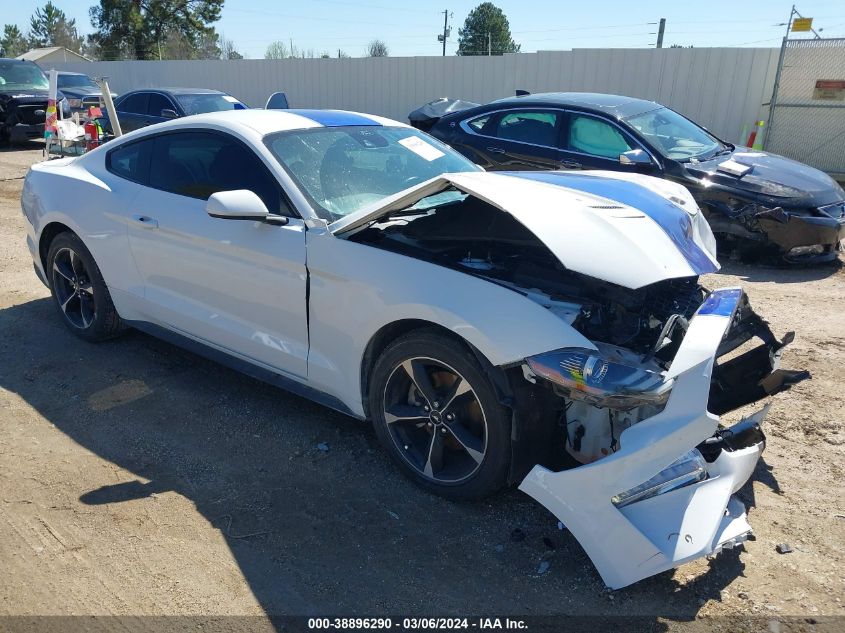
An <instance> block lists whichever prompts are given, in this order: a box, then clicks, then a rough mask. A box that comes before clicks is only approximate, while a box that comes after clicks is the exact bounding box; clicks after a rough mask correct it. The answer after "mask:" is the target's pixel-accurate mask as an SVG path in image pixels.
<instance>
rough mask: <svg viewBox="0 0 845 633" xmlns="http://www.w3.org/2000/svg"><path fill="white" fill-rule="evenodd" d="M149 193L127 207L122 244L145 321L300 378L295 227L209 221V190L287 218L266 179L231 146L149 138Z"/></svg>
mask: <svg viewBox="0 0 845 633" xmlns="http://www.w3.org/2000/svg"><path fill="white" fill-rule="evenodd" d="M144 142H151V143H152V148H151V152H152V158H151V161H150V173H149V187H146V188H145V190H144V193H143V195H139V196H138V197H137V198H136V199H135V201H134V203H133V204H134V208H133V209H132V210H131V212H130V217H129V243H130V247H131V249H132V255H133V257H134V260H135V263H136V265H137V267H138V270H139V272H140V275H141V277H142V279H143V283H144V298H145V301H144V303H145V309H146V310H148V312H149V317H150V320H151V321H153V322H158V323H160V324H162V325H165V326H167V327H169V328H170V329H173V330H177V331H179V332H181V333H183V334H186V335H188V336H190V337H192V338H195V339H199V340H201V341H205V342H209V343H212V344H213V345H215V346H217V347H219V348H222V349H224V350H226V351H228V352H231V353H234V354H235V355H237V356H240V357H242V358H245V359H248V360H251V361H257V362H258V363H260V364H263V365H265V366H267V367H269V368H272V369H275V370H281V371H283V372H284V373H287V374H291V375H294V376H300V377H304V376H305V375H306V366H307V356H308V329H307V328H308V326H307V320H306V272H305V226H304V223H303V221H302V220H301V219H299V218H296V217H290V219H289V222H288V224H287V225H285V226H278V225H271V224H267V223H263V222H256V221H249V220H226V219H218V218H212V217H210V216H209V215H208V214H207V213H206V210H205V205H206V200H207V199H208V197H209V196H210V195H211V194H212V193H214V192H216V191H229V190H234V189H249V190H252V191H254V192H255V193H256V194H257V195H258V196H259V197H260V198H261V199H262V200H263V201H264V203H265V204H266V205H267V207H268V209H269V210H270V211H271V212H273V213H279V214H282V215H291V216H292V213H291V211H290V206H289V203H287V199H286V197H285V195H284V193H283V191H282V189H281V187H280V185H279V183H278V182H277V181H276V179H275V178H274V177H273V176H272V175H271V174H270V172H269V171H268V170H267V168H266V167H265V166H264V164H263V163H262V162H261V161H260V159H259V158H258V157H257V155H256V154H255V153H254V152H253V151H252V150H251V149H250V148H248V147H247V146H246V145H244V144H243V143H241V142H240V141H239V140H237V139H235V138H234V137H231V136H229V135H228V134H224V133H220V132H212V131H209V130H191V131H185V132H176V133H166V134H162V135H156V136H155V137H153V138H152V140H150V141H144Z"/></svg>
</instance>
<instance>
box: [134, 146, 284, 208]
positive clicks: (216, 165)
mask: <svg viewBox="0 0 845 633" xmlns="http://www.w3.org/2000/svg"><path fill="white" fill-rule="evenodd" d="M150 187H154V188H156V189H161V190H163V191H169V192H170V193H175V194H179V195H180V196H188V197H190V198H198V199H200V200H208V198H209V196H211V194H213V193H217V192H218V191H231V190H233V189H249V190H250V191H252V192H254V193H255V194H256V195H257V196H258V197H259V198H261V200H262V201H263V202H264V204H265V205H267V209H268V210H269V211H270V213H278V214H281V215H294V214H293V212H292V211H291V209H290V207H289V206H288V204H287V201H286V200H285V198H284V197H283V194H282V190H281V187H280V186H279V184H278V182H276V179H275V178H273V177H272V175H271V174H270V173H269V172H268V171H267V168H266V167H265V166H264V164H263V163H262V162H261V161H260V160H259V158H258V156H256V155H255V153H254V152H253V151H252V150H250V149H249V148H247V147H246V146H244V145H242V144H241V143H239V142H238V141H236V140H235V139H233V138H230V137H227V136H225V135H222V134H211V133H208V132H179V133H176V134H162V135H161V136H157V137H156V138H155V144H154V146H153V154H152V160H151V163H150Z"/></svg>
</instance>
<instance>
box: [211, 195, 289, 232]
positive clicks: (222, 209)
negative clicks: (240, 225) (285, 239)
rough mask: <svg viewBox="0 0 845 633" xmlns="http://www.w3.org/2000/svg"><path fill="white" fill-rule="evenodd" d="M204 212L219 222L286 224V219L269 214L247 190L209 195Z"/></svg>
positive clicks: (259, 201)
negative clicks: (237, 221)
mask: <svg viewBox="0 0 845 633" xmlns="http://www.w3.org/2000/svg"><path fill="white" fill-rule="evenodd" d="M205 212H206V213H208V215H210V216H211V217H212V218H219V219H221V220H252V221H258V222H267V223H269V224H278V225H285V224H287V223H288V219H287V217H285V216H283V215H274V214H272V213H270V212H269V211H268V210H267V207H266V206H265V205H264V203H263V202H262V201H261V198H259V197H258V196H257V195H255V194H254V193H253V192H252V191H250V190H249V189H236V190H234V191H218V192H217V193H213V194H211V196H210V197H209V199H208V202H206V204H205Z"/></svg>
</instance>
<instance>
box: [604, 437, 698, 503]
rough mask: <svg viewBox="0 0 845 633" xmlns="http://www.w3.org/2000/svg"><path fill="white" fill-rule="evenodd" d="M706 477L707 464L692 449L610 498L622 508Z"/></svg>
mask: <svg viewBox="0 0 845 633" xmlns="http://www.w3.org/2000/svg"><path fill="white" fill-rule="evenodd" d="M706 478H707V464H706V462H705V461H704V457H702V455H701V453H699V452H698V450H697V449H695V448H694V449H692V450H691V451H690V452H688V453H686V454H684V455H683V456H681V457H680V459H677V460H676V461H674V462H672V463H671V464H669V466H667V467H666V468H664V469H663V470H661V471H660V472H659V473H657V474H656V475H655V476H654V477H652V478H651V479H649V480H648V481H646V482H644V483H641V484H640V485H639V486H634V487H633V488H631V489H630V490H626V491H625V492H620V493H619V494H618V495H614V496H613V497H612V498H611V501H612V502H613V505H615V506H616V507H617V508H622V507H624V506H627V505H629V504H631V503H635V502H637V501H642V500H643V499H649V498H650V497H656V496H657V495H660V494H663V493H664V492H669V491H670V490H676V489H678V488H683V487H684V486H688V485H690V484H694V483H697V482H699V481H702V480H704V479H706Z"/></svg>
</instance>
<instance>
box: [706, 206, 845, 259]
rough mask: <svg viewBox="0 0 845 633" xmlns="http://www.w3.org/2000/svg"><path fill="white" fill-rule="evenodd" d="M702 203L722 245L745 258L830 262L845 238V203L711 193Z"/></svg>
mask: <svg viewBox="0 0 845 633" xmlns="http://www.w3.org/2000/svg"><path fill="white" fill-rule="evenodd" d="M709 196H710V197H709V198H708V199H707V200H705V201H703V202H702V209H704V210H705V213H706V214H707V220H708V222H709V223H710V226H711V228H712V229H713V232H714V233H715V234H716V235H717V236H719V237H720V238H721V246H722V247H723V248H725V249H726V250H729V249H730V248H731V246H735V247H737V250H738V251H739V252H740V254H741V255H743V256H767V255H770V256H774V257H777V258H780V259H782V260H783V261H785V262H787V263H790V264H818V263H824V262H830V261H834V260H835V259H836V258H837V257H838V254H839V251H840V241H841V240H842V239H843V237H845V201H843V202H837V203H834V204H829V205H824V206H820V207H812V208H810V207H808V208H791V207H782V206H778V205H777V204H774V203H773V204H770V205H764V204H758V203H755V202H745V201H742V200H736V199H734V198H732V197H731V196H729V195H724V196H718V195H717V194H716V193H715V192H713V193H710V194H709Z"/></svg>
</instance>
